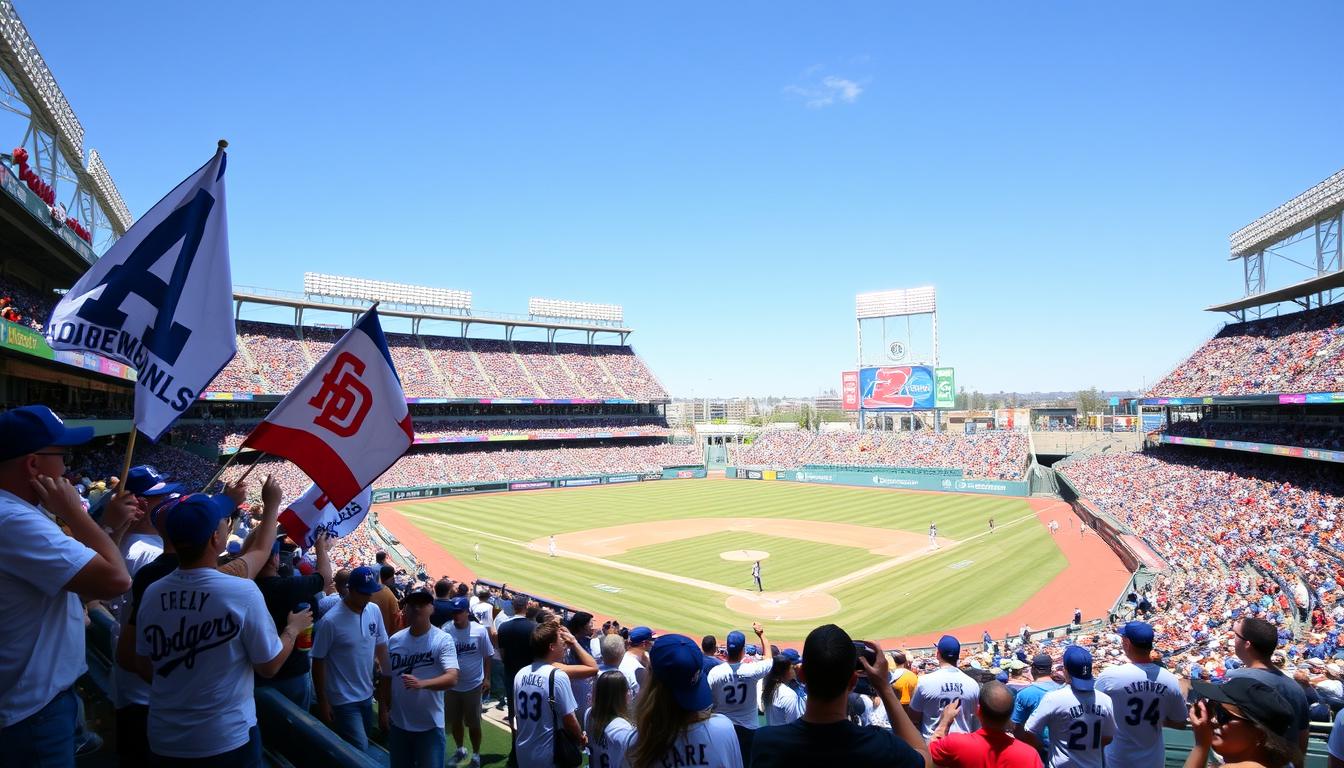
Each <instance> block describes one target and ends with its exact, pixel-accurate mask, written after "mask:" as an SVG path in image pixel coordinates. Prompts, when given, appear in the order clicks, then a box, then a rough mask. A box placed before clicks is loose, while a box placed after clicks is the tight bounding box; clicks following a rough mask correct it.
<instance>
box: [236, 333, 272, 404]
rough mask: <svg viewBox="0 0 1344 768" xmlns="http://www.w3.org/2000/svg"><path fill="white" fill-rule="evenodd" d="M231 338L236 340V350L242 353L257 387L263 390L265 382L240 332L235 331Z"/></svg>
mask: <svg viewBox="0 0 1344 768" xmlns="http://www.w3.org/2000/svg"><path fill="white" fill-rule="evenodd" d="M233 338H234V341H236V342H237V344H236V345H235V346H236V347H237V348H238V351H239V352H242V353H243V359H244V360H246V361H247V370H248V371H250V372H251V374H252V376H253V378H255V379H256V380H257V387H258V389H260V390H261V391H262V392H265V391H266V382H265V380H263V379H262V377H261V373H260V372H259V371H260V369H258V368H257V361H256V358H254V357H252V350H250V349H248V348H247V343H246V342H244V341H243V336H242V334H240V333H236V332H235V333H234V335H233Z"/></svg>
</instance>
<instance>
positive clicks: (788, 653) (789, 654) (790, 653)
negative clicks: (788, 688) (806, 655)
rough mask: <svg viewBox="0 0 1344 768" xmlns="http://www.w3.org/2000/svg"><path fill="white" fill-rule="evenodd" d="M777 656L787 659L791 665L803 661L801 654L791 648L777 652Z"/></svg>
mask: <svg viewBox="0 0 1344 768" xmlns="http://www.w3.org/2000/svg"><path fill="white" fill-rule="evenodd" d="M779 655H780V656H783V657H785V658H787V659H788V660H789V662H790V663H791V664H801V663H802V661H803V657H802V654H800V653H798V652H797V651H795V650H794V649H792V648H785V649H784V650H782V651H780V652H779Z"/></svg>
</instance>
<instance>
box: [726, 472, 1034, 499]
mask: <svg viewBox="0 0 1344 768" xmlns="http://www.w3.org/2000/svg"><path fill="white" fill-rule="evenodd" d="M723 476H724V477H726V478H729V479H736V480H785V481H788V482H793V483H813V484H817V485H860V486H865V487H869V488H904V489H907V490H912V491H950V492H955V493H982V494H986V495H990V496H1024V497H1025V496H1028V495H1030V488H1029V484H1028V483H1027V482H1026V481H1022V480H981V479H977V478H967V477H963V476H962V472H961V470H960V469H939V468H933V467H930V468H924V467H908V468H904V469H871V468H870V469H863V468H860V467H826V466H812V465H806V466H804V467H803V468H802V469H779V470H775V469H756V468H752V467H728V468H726V469H725V470H724V473H723Z"/></svg>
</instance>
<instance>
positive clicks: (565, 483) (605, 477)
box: [373, 464, 706, 504]
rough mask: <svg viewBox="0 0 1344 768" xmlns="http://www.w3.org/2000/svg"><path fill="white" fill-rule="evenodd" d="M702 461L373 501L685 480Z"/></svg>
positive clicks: (378, 496) (435, 489)
mask: <svg viewBox="0 0 1344 768" xmlns="http://www.w3.org/2000/svg"><path fill="white" fill-rule="evenodd" d="M705 475H706V470H705V467H704V465H701V464H694V465H687V466H678V467H663V468H662V470H660V471H658V472H624V473H620V474H614V475H609V474H591V475H566V476H564V477H542V478H534V479H530V480H510V481H508V482H499V483H450V484H443V485H418V486H414V487H409V488H376V489H374V491H373V503H375V504H382V503H384V502H389V501H405V500H409V499H432V498H437V497H440V496H461V495H464V494H472V493H500V492H507V491H535V490H541V489H543V488H582V487H585V486H592V485H619V484H622V483H644V482H652V481H654V480H688V479H692V478H704V477H705Z"/></svg>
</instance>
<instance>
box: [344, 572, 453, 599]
mask: <svg viewBox="0 0 1344 768" xmlns="http://www.w3.org/2000/svg"><path fill="white" fill-rule="evenodd" d="M346 586H347V587H348V588H349V589H350V590H351V591H352V592H358V593H360V594H361V595H372V594H373V593H374V592H377V591H378V590H380V589H382V588H383V585H382V584H381V583H380V582H379V581H378V573H377V572H376V571H374V570H373V569H372V568H370V567H369V566H367V565H361V566H359V567H358V568H356V569H355V570H353V571H351V572H350V581H349V583H347V584H346ZM463 602H466V601H465V600H464V601H463Z"/></svg>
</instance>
